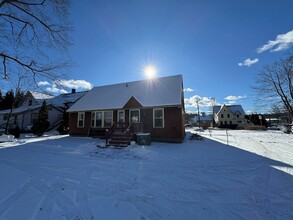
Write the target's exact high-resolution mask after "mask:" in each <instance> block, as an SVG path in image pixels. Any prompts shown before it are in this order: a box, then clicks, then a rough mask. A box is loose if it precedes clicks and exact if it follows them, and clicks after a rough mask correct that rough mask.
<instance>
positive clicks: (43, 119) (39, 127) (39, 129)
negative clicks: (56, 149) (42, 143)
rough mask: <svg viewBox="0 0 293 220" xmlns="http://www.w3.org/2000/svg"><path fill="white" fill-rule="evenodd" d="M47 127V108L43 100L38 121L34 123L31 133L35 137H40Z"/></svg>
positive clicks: (48, 124) (48, 125)
mask: <svg viewBox="0 0 293 220" xmlns="http://www.w3.org/2000/svg"><path fill="white" fill-rule="evenodd" d="M49 127H50V122H49V120H48V108H47V104H46V101H45V100H44V101H43V104H42V107H41V109H40V111H39V115H38V120H37V121H36V122H35V123H34V125H33V127H32V131H33V133H34V134H35V135H38V136H42V135H43V134H44V132H45V131H46V130H47V129H48V128H49Z"/></svg>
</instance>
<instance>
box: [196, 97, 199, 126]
mask: <svg viewBox="0 0 293 220" xmlns="http://www.w3.org/2000/svg"><path fill="white" fill-rule="evenodd" d="M196 105H197V114H198V127H199V128H200V115H199V107H198V100H197V101H196Z"/></svg>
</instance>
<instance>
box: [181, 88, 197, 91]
mask: <svg viewBox="0 0 293 220" xmlns="http://www.w3.org/2000/svg"><path fill="white" fill-rule="evenodd" d="M194 91H195V90H194V89H191V88H186V89H183V92H194Z"/></svg>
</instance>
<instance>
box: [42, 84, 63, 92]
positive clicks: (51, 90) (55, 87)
mask: <svg viewBox="0 0 293 220" xmlns="http://www.w3.org/2000/svg"><path fill="white" fill-rule="evenodd" d="M46 91H47V92H53V93H68V92H67V91H66V90H65V89H59V88H57V86H56V85H55V84H53V85H52V86H51V87H47V88H46Z"/></svg>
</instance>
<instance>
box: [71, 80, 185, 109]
mask: <svg viewBox="0 0 293 220" xmlns="http://www.w3.org/2000/svg"><path fill="white" fill-rule="evenodd" d="M182 83H183V79H182V75H175V76H168V77H161V78H156V79H149V80H141V81H135V82H127V83H119V84H114V85H107V86H99V87H94V88H93V89H92V90H90V91H89V92H87V93H86V94H85V95H84V96H83V97H82V98H80V99H79V100H78V101H77V102H76V103H75V104H74V105H73V106H71V107H70V108H69V109H68V110H67V111H68V112H76V111H91V110H99V109H121V108H123V106H125V104H126V103H127V102H128V101H129V100H130V99H131V97H134V98H135V99H136V100H137V101H138V102H139V103H140V104H141V105H142V106H144V107H150V106H151V107H155V106H173V105H175V106H181V101H182V91H183V88H182ZM158 94H160V95H158ZM93 100H94V101H93Z"/></svg>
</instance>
